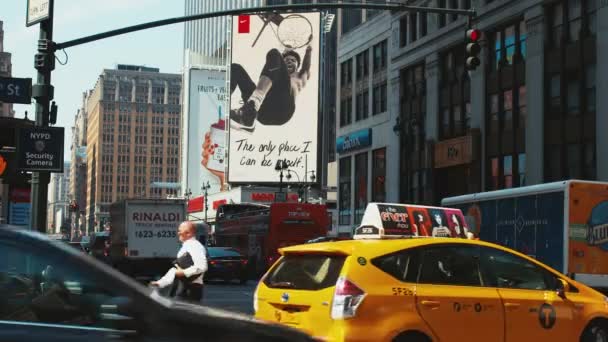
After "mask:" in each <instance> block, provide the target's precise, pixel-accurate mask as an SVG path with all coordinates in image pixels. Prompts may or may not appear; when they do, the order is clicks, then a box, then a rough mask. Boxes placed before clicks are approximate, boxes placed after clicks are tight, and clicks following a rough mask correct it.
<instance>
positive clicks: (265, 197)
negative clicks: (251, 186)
mask: <svg viewBox="0 0 608 342" xmlns="http://www.w3.org/2000/svg"><path fill="white" fill-rule="evenodd" d="M274 199H275V194H274V193H272V192H253V193H251V200H252V201H255V202H274ZM287 201H290V202H297V201H298V195H297V194H287Z"/></svg>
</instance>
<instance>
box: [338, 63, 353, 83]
mask: <svg viewBox="0 0 608 342" xmlns="http://www.w3.org/2000/svg"><path fill="white" fill-rule="evenodd" d="M352 70H353V60H352V59H349V60H347V61H345V62H342V63H340V85H341V86H342V87H350V86H351V85H352V83H353V76H352Z"/></svg>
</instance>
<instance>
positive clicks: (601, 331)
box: [581, 321, 608, 342]
mask: <svg viewBox="0 0 608 342" xmlns="http://www.w3.org/2000/svg"><path fill="white" fill-rule="evenodd" d="M607 327H608V324H607V322H604V321H595V322H592V323H591V324H589V326H588V327H587V329H585V331H584V332H583V336H581V342H608V329H607Z"/></svg>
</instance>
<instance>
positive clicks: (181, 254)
mask: <svg viewBox="0 0 608 342" xmlns="http://www.w3.org/2000/svg"><path fill="white" fill-rule="evenodd" d="M177 235H178V237H179V240H180V241H181V242H182V247H181V248H180V250H179V251H178V252H177V260H176V261H175V265H174V267H173V268H171V269H170V270H169V271H168V272H167V273H166V274H165V275H164V276H163V277H162V278H160V279H159V280H157V281H153V282H151V283H150V285H152V286H157V287H160V288H164V287H167V286H169V285H174V283H176V284H177V282H179V283H181V285H182V286H180V289H179V290H178V291H176V293H175V294H174V296H175V297H176V298H179V299H182V300H186V301H190V302H196V303H200V302H201V300H202V298H203V275H204V274H205V272H206V271H207V253H206V250H205V247H204V246H203V245H202V244H201V243H200V242H199V241H198V240H197V239H196V226H195V225H194V224H193V223H192V222H190V221H185V222H182V224H180V225H179V228H178V232H177ZM188 255H189V257H188ZM184 260H187V263H188V264H189V266H183V265H182V267H183V268H182V267H180V266H179V265H178V263H179V264H181V263H183V262H184ZM172 292H173V291H172Z"/></svg>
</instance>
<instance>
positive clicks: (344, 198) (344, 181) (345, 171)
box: [338, 156, 352, 225]
mask: <svg viewBox="0 0 608 342" xmlns="http://www.w3.org/2000/svg"><path fill="white" fill-rule="evenodd" d="M351 160H352V159H351V157H350V156H348V157H344V158H340V165H339V166H340V180H339V182H340V189H339V191H340V194H339V195H340V210H339V213H338V224H340V225H350V216H351V205H350V204H351V183H352V182H351Z"/></svg>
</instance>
